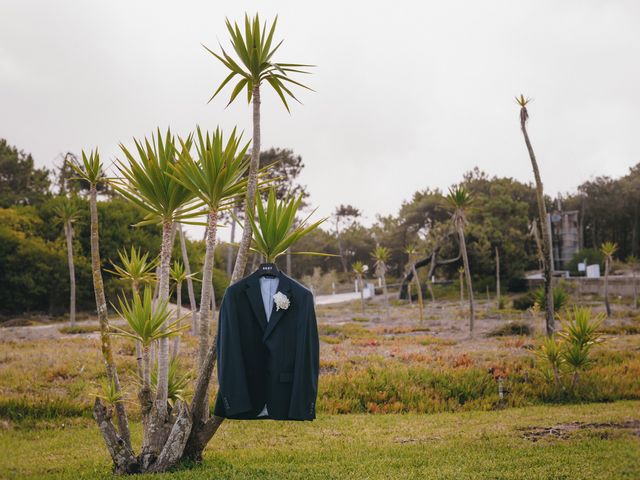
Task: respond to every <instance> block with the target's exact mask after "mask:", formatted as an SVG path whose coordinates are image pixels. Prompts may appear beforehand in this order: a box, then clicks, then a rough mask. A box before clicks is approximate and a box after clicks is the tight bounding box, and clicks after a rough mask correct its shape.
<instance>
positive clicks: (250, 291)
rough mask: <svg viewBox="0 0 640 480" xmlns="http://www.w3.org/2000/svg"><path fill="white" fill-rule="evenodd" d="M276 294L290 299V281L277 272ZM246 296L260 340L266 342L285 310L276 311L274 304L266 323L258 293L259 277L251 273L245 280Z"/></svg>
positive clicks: (260, 295)
mask: <svg viewBox="0 0 640 480" xmlns="http://www.w3.org/2000/svg"><path fill="white" fill-rule="evenodd" d="M278 279H279V282H278V290H277V291H278V292H282V293H284V294H285V295H286V296H287V297H289V299H291V279H290V278H289V277H288V276H286V275H285V274H284V273H283V272H281V271H279V272H278ZM246 294H247V297H248V298H249V304H250V305H251V310H253V315H254V318H255V319H256V321H257V322H258V324H259V325H260V327H261V328H262V331H263V336H262V340H263V341H264V340H266V339H267V337H268V336H269V335H270V334H271V332H273V329H274V328H275V327H276V325H277V324H278V322H279V321H280V319H281V318H282V317H283V315H284V314H285V313H286V312H287V310H283V309H280V310H276V305H275V303H274V305H273V310H272V311H271V317H270V319H269V321H268V322H267V316H266V315H265V313H264V304H263V302H262V292H261V291H260V275H259V273H258V272H257V271H256V272H253V273H252V274H251V275H249V276H248V277H247V278H246Z"/></svg>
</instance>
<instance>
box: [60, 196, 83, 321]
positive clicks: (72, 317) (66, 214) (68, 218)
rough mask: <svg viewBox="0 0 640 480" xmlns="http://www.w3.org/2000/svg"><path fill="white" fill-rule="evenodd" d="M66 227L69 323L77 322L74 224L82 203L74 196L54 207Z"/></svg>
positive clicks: (63, 198)
mask: <svg viewBox="0 0 640 480" xmlns="http://www.w3.org/2000/svg"><path fill="white" fill-rule="evenodd" d="M54 212H55V214H56V215H57V216H58V219H59V220H60V222H62V226H63V228H64V237H65V240H66V242H67V263H68V265H69V323H70V324H71V326H74V325H75V324H76V269H75V265H74V263H73V224H74V223H76V222H77V221H78V219H79V218H80V205H79V204H78V202H77V201H76V200H75V199H74V198H68V197H62V200H61V202H60V203H58V204H57V205H56V206H55V208H54Z"/></svg>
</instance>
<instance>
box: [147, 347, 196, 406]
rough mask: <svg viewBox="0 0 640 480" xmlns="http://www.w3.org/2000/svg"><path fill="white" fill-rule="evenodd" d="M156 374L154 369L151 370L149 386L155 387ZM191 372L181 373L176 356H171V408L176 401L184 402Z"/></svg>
mask: <svg viewBox="0 0 640 480" xmlns="http://www.w3.org/2000/svg"><path fill="white" fill-rule="evenodd" d="M157 381H158V374H157V371H156V370H153V371H152V372H151V388H152V389H154V388H155V387H156V384H157ZM190 381H191V374H190V373H189V372H186V373H182V372H181V371H180V365H179V362H178V359H177V358H172V359H171V361H170V362H169V396H168V397H169V405H170V406H171V407H172V408H173V407H174V406H175V404H176V402H178V401H180V402H183V403H186V401H187V390H188V387H189V382H190Z"/></svg>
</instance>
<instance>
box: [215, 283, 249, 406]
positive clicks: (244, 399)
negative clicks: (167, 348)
mask: <svg viewBox="0 0 640 480" xmlns="http://www.w3.org/2000/svg"><path fill="white" fill-rule="evenodd" d="M234 302H235V300H234V298H233V296H232V295H228V294H225V296H224V298H223V300H222V304H221V305H220V318H219V320H218V343H217V349H218V384H219V389H220V398H221V400H222V402H223V405H224V407H225V411H226V413H227V415H236V414H238V413H242V412H246V411H249V410H251V408H252V405H251V400H250V397H249V390H248V388H247V376H246V370H245V365H244V359H243V357H242V348H241V343H240V331H239V329H238V318H237V310H236V306H235V303H234Z"/></svg>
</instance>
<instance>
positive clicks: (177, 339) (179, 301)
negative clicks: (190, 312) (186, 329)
mask: <svg viewBox="0 0 640 480" xmlns="http://www.w3.org/2000/svg"><path fill="white" fill-rule="evenodd" d="M180 310H182V282H180V281H178V282H176V320H178V321H180V315H181V313H182V312H181V311H180ZM178 326H180V324H179V323H178ZM179 351H180V335H176V336H175V337H174V338H173V351H172V352H171V358H172V359H175V358H177V357H178V352H179Z"/></svg>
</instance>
